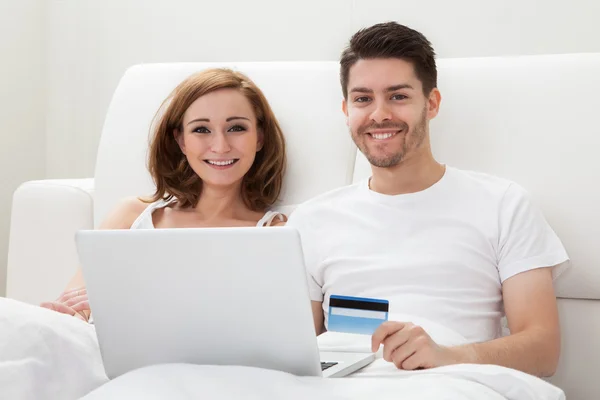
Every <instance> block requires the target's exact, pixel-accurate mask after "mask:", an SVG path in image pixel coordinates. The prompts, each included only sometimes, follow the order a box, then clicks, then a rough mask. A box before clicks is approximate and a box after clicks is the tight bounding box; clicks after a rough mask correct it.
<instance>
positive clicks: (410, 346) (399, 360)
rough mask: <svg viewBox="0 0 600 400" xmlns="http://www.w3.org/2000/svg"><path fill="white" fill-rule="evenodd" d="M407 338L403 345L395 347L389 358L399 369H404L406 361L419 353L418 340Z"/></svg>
mask: <svg viewBox="0 0 600 400" xmlns="http://www.w3.org/2000/svg"><path fill="white" fill-rule="evenodd" d="M406 339H407V340H406V342H404V344H402V346H400V347H396V348H395V349H394V351H393V352H392V354H390V356H389V360H387V361H391V362H393V363H394V365H395V366H396V368H398V369H403V363H404V361H405V360H407V359H408V358H409V357H411V356H413V355H414V354H416V353H418V350H419V346H418V342H417V341H416V340H414V339H410V338H406Z"/></svg>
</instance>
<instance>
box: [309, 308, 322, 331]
mask: <svg viewBox="0 0 600 400" xmlns="http://www.w3.org/2000/svg"><path fill="white" fill-rule="evenodd" d="M310 303H311V305H312V313H313V320H314V322H315V333H316V334H317V336H319V335H320V334H321V333H324V332H325V320H324V316H323V303H322V302H320V301H311V302H310Z"/></svg>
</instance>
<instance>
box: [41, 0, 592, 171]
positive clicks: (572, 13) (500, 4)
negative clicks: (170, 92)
mask: <svg viewBox="0 0 600 400" xmlns="http://www.w3.org/2000/svg"><path fill="white" fill-rule="evenodd" d="M48 4H49V30H48V40H49V46H48V48H49V54H50V57H49V60H48V61H49V62H48V77H49V82H48V84H49V93H48V110H49V112H50V113H49V118H48V126H47V140H48V147H47V172H48V175H49V176H50V177H86V176H91V175H92V174H93V170H94V163H95V153H96V148H97V144H98V139H99V135H100V131H101V128H102V123H103V117H104V113H105V111H106V108H107V106H108V103H109V101H110V98H111V94H112V92H113V90H114V88H115V87H116V85H117V83H118V79H119V78H120V76H121V75H122V74H123V72H124V70H125V69H126V68H127V67H128V66H130V65H132V64H135V63H142V62H168V61H234V60H244V61H258V60H337V59H338V57H339V53H340V51H341V49H342V47H343V46H344V44H345V43H346V41H347V40H348V38H349V36H350V35H351V34H352V33H353V32H354V31H355V30H356V29H358V28H359V27H364V26H368V25H370V24H373V23H376V22H381V21H387V20H398V21H400V22H402V23H405V24H407V25H409V26H411V27H414V28H416V29H418V30H421V31H422V32H423V33H425V35H426V36H428V37H429V38H430V40H431V41H432V42H433V43H434V47H435V48H436V50H437V52H438V55H439V56H441V57H462V56H489V55H507V54H537V53H563V52H600V40H598V38H599V37H600V25H598V24H596V21H597V20H598V19H599V18H600V2H599V1H597V0H572V1H570V2H566V1H564V0H543V1H542V0H504V1H496V2H490V1H480V0H454V1H447V0H430V1H427V2H418V1H414V0H353V1H351V0H326V1H323V0H302V1H300V0H298V1H295V2H290V1H281V0H266V1H265V0H254V1H246V0H238V1H223V2H218V1H198V0H174V1H169V2H167V1H160V0H153V1H150V0H144V1H141V0H140V1H133V0H104V1H101V2H97V1H91V0H78V1H61V0H50V1H49V3H48Z"/></svg>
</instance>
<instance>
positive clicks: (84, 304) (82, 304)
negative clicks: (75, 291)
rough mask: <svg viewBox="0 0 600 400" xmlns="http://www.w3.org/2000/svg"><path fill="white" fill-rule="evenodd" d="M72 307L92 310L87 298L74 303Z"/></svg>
mask: <svg viewBox="0 0 600 400" xmlns="http://www.w3.org/2000/svg"><path fill="white" fill-rule="evenodd" d="M71 308H72V309H73V310H75V311H77V312H80V311H90V303H89V301H88V300H87V299H85V300H84V301H81V302H79V303H77V304H74V305H72V306H71Z"/></svg>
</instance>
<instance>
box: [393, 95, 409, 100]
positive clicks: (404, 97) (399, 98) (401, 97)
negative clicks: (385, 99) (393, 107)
mask: <svg viewBox="0 0 600 400" xmlns="http://www.w3.org/2000/svg"><path fill="white" fill-rule="evenodd" d="M404 99H408V97H406V96H405V95H403V94H395V95H393V96H392V100H404Z"/></svg>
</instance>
